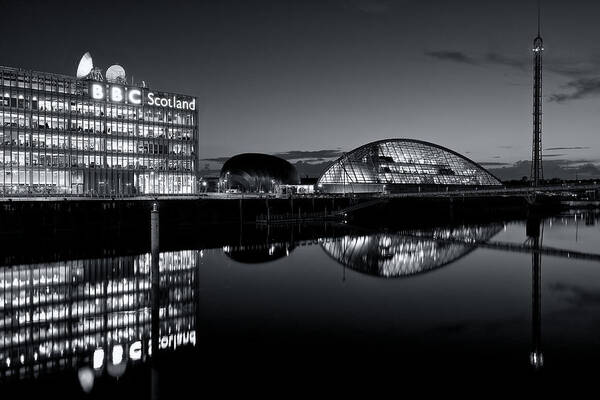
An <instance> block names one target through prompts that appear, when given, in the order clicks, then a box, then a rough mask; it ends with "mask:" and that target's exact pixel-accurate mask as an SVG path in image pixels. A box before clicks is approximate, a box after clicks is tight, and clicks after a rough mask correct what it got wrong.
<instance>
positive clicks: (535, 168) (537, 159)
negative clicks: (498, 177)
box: [531, 0, 544, 187]
mask: <svg viewBox="0 0 600 400" xmlns="http://www.w3.org/2000/svg"><path fill="white" fill-rule="evenodd" d="M543 52H544V42H543V41H542V36H541V34H540V0H538V33H537V36H536V38H535V39H534V40H533V62H534V66H533V146H532V156H531V183H532V185H533V187H537V186H538V185H539V183H540V179H543V178H544V170H543V168H542V53H543Z"/></svg>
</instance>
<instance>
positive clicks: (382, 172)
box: [319, 140, 500, 186]
mask: <svg viewBox="0 0 600 400" xmlns="http://www.w3.org/2000/svg"><path fill="white" fill-rule="evenodd" d="M441 169H443V170H445V171H446V172H448V173H451V174H442V173H440V170H441ZM319 183H320V184H353V183H357V184H360V183H367V184H368V183H371V184H382V183H383V184H386V183H387V184H433V185H478V186H487V185H499V184H500V182H499V181H498V180H497V179H496V178H495V177H493V176H492V175H490V174H489V173H487V172H486V171H485V170H483V169H482V168H480V167H478V166H477V165H475V164H474V163H472V162H470V161H468V160H466V159H464V158H462V157H460V156H458V155H456V154H454V153H452V152H449V151H446V150H444V149H442V148H439V147H436V146H431V145H427V144H425V143H420V142H415V141H410V140H392V141H385V142H376V143H373V144H371V145H367V146H363V147H360V148H358V149H357V150H355V151H353V152H351V153H349V154H346V155H344V156H342V157H341V158H340V159H338V160H337V161H336V162H335V163H334V164H333V165H332V166H331V167H330V168H329V169H328V170H327V171H326V172H325V173H324V174H323V176H322V177H321V178H320V180H319Z"/></svg>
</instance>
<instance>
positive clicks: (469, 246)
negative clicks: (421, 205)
mask: <svg viewBox="0 0 600 400" xmlns="http://www.w3.org/2000/svg"><path fill="white" fill-rule="evenodd" d="M503 227H504V226H503V225H502V224H491V225H485V226H460V227H452V228H435V229H431V230H410V231H403V232H395V233H373V234H368V235H359V236H343V237H340V238H331V239H325V240H322V241H321V246H322V247H323V249H324V250H325V251H326V252H327V253H328V254H329V255H330V256H331V257H333V258H334V259H335V260H337V261H338V262H340V263H341V264H342V265H344V266H345V267H348V268H350V269H352V270H355V271H358V272H361V273H366V274H369V275H375V276H379V277H383V278H399V277H404V276H410V275H415V274H419V273H423V272H427V271H431V270H434V269H436V268H440V267H443V266H445V265H447V264H449V263H451V262H453V261H456V260H457V259H459V258H461V257H463V256H465V255H466V254H468V253H469V252H471V251H472V250H474V249H475V248H476V247H477V243H478V242H481V241H487V240H489V239H490V238H492V237H493V236H494V235H496V234H497V233H498V232H500V231H501V230H502V229H503Z"/></svg>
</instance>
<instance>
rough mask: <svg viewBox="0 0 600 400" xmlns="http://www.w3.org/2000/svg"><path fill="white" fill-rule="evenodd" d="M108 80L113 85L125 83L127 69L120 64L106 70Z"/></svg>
mask: <svg viewBox="0 0 600 400" xmlns="http://www.w3.org/2000/svg"><path fill="white" fill-rule="evenodd" d="M106 80H107V81H109V82H111V83H125V82H126V81H127V80H126V78H125V69H124V68H123V67H121V66H120V65H118V64H115V65H111V66H110V67H108V69H107V70H106Z"/></svg>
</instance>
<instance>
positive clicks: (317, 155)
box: [274, 149, 343, 160]
mask: <svg viewBox="0 0 600 400" xmlns="http://www.w3.org/2000/svg"><path fill="white" fill-rule="evenodd" d="M342 154H343V152H342V151H341V150H340V149H324V150H291V151H285V152H282V153H275V154H274V155H276V156H277V157H281V158H283V159H286V160H304V159H326V158H338V157H340V156H341V155H342Z"/></svg>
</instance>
